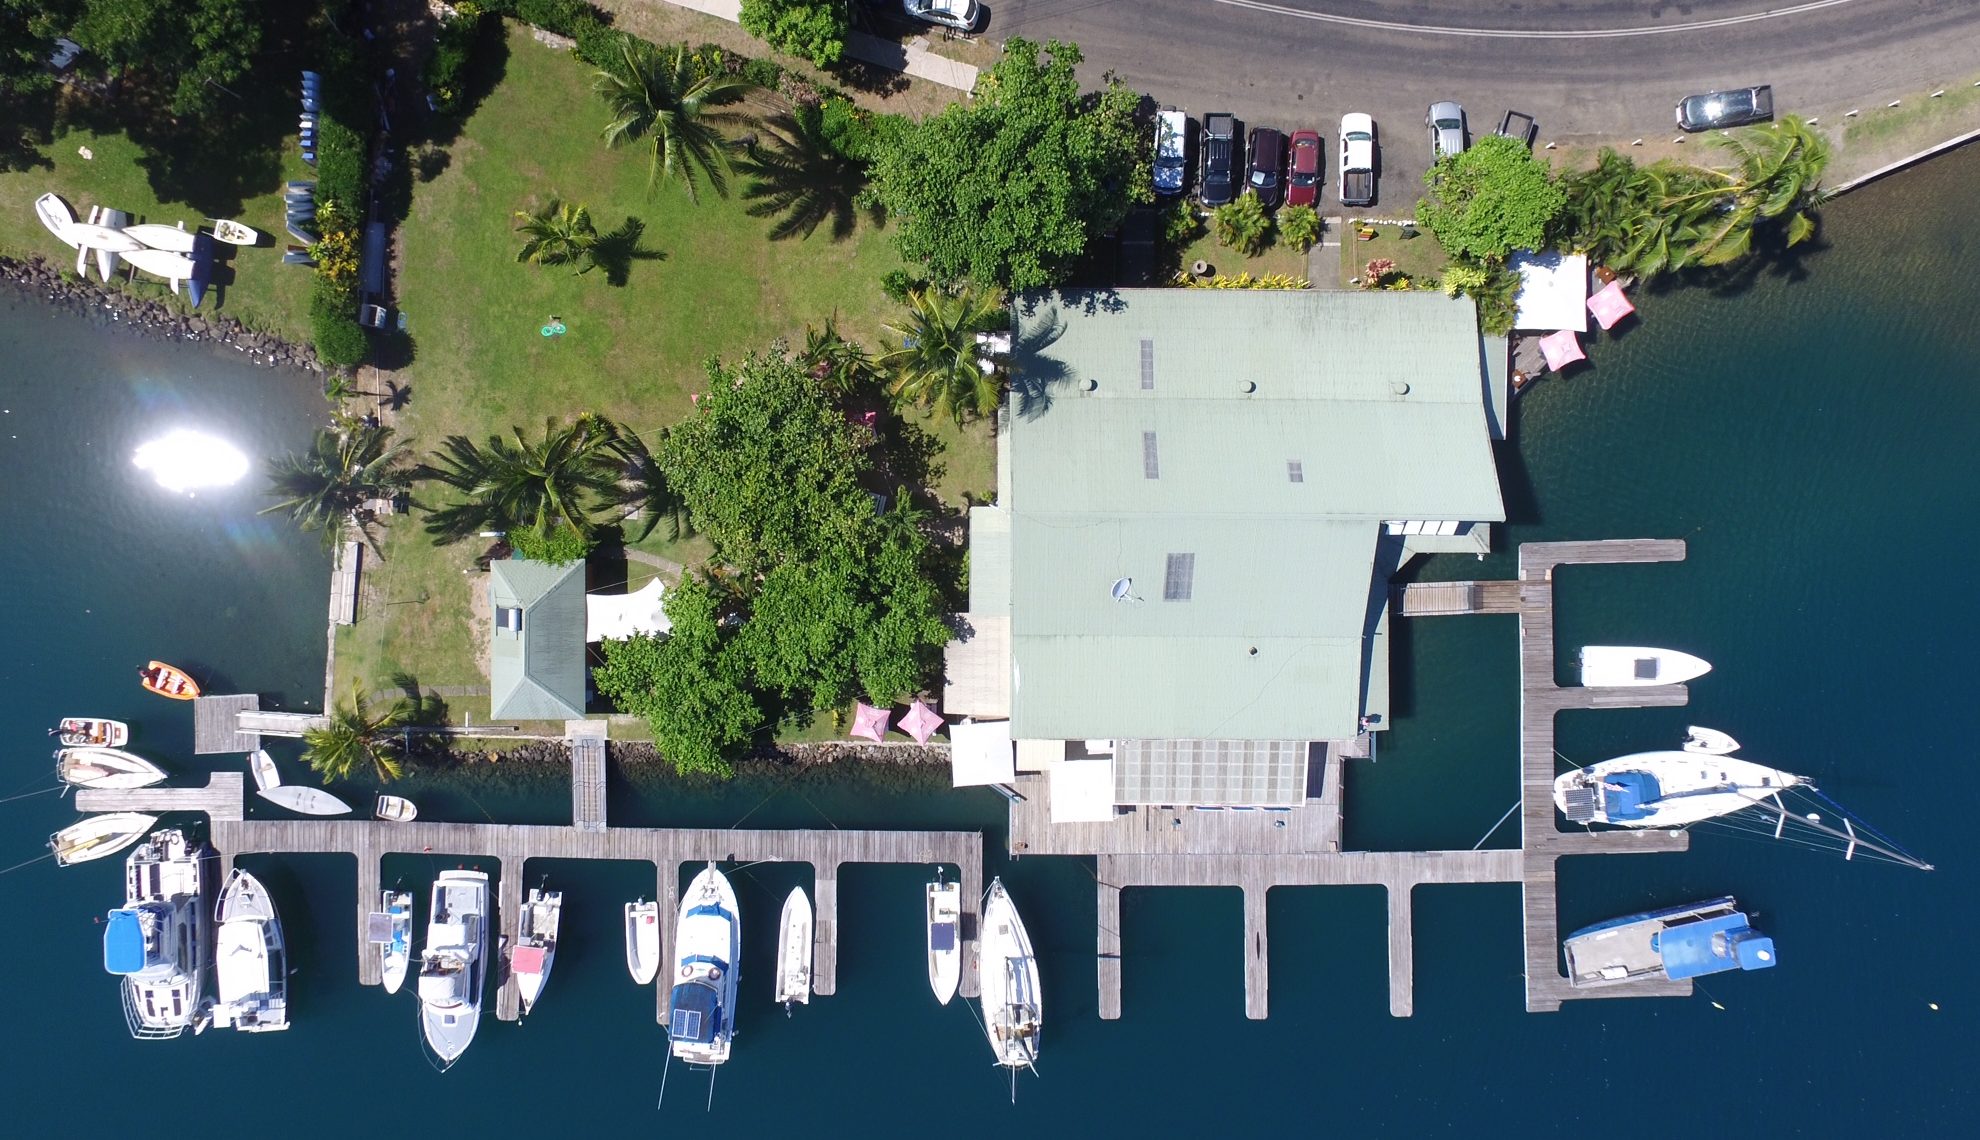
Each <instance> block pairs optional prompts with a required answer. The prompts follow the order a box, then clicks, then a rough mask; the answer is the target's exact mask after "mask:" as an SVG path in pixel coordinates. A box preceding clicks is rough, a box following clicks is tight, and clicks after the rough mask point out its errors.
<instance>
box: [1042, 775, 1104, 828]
mask: <svg viewBox="0 0 1980 1140" xmlns="http://www.w3.org/2000/svg"><path fill="white" fill-rule="evenodd" d="M1051 771H1052V775H1051V777H1050V778H1051V781H1052V822H1053V823H1105V822H1106V821H1108V820H1110V819H1112V818H1114V814H1115V813H1114V762H1113V761H1112V760H1067V761H1065V762H1064V763H1061V764H1054V765H1053V766H1052V769H1051Z"/></svg>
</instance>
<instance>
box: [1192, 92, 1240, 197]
mask: <svg viewBox="0 0 1980 1140" xmlns="http://www.w3.org/2000/svg"><path fill="white" fill-rule="evenodd" d="M1237 147H1238V121H1237V116H1236V115H1233V114H1230V113H1229V112H1227V111H1213V112H1211V113H1210V114H1208V115H1205V116H1203V176H1202V177H1201V178H1200V179H1198V180H1197V185H1196V190H1197V193H1198V194H1199V195H1201V196H1202V198H1203V204H1204V205H1206V206H1221V205H1223V204H1224V203H1226V202H1228V201H1230V200H1231V199H1233V198H1235V197H1237V160H1238V155H1237Z"/></svg>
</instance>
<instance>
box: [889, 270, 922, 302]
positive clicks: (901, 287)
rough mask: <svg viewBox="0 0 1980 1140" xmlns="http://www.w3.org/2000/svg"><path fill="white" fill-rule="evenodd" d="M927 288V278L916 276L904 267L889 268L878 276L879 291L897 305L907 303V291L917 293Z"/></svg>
mask: <svg viewBox="0 0 1980 1140" xmlns="http://www.w3.org/2000/svg"><path fill="white" fill-rule="evenodd" d="M926 288H928V279H927V278H925V277H916V276H915V275H914V274H912V273H909V272H908V271H907V270H905V269H889V270H888V271H887V272H886V273H884V274H882V275H881V277H880V291H881V292H883V293H885V294H887V298H888V299H889V300H891V301H893V302H894V303H895V304H897V305H905V304H907V299H908V294H909V293H919V292H921V291H922V290H923V289H926Z"/></svg>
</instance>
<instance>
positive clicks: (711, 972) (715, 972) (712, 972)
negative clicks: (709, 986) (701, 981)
mask: <svg viewBox="0 0 1980 1140" xmlns="http://www.w3.org/2000/svg"><path fill="white" fill-rule="evenodd" d="M708 980H709V981H711V982H719V981H721V980H722V967H720V966H710V967H708Z"/></svg>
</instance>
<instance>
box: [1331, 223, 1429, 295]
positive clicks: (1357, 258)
mask: <svg viewBox="0 0 1980 1140" xmlns="http://www.w3.org/2000/svg"><path fill="white" fill-rule="evenodd" d="M1357 228H1358V227H1357V226H1356V225H1355V223H1354V222H1353V221H1349V222H1348V223H1347V224H1346V225H1345V226H1342V227H1341V231H1340V234H1339V237H1340V242H1341V266H1340V274H1341V276H1340V282H1341V284H1342V285H1344V286H1348V287H1350V288H1353V287H1354V286H1351V285H1349V282H1351V281H1353V280H1354V279H1355V278H1357V277H1364V276H1366V275H1367V269H1368V263H1369V262H1371V261H1374V260H1376V259H1377V258H1383V257H1386V258H1388V259H1389V260H1391V261H1393V262H1395V263H1396V268H1395V272H1397V273H1400V274H1402V275H1403V276H1405V277H1407V278H1409V280H1410V283H1411V284H1413V285H1421V284H1424V283H1426V282H1430V281H1435V280H1436V279H1437V277H1438V275H1440V274H1442V273H1443V272H1444V267H1445V266H1447V265H1449V264H1450V262H1451V259H1450V256H1449V255H1447V254H1446V253H1445V252H1444V247H1443V246H1440V245H1438V244H1437V239H1436V238H1434V237H1431V236H1430V235H1429V234H1428V233H1425V232H1423V231H1422V230H1417V231H1416V236H1415V237H1409V238H1406V237H1404V236H1403V227H1401V226H1370V227H1369V228H1370V229H1372V230H1374V231H1375V236H1374V237H1372V238H1369V239H1368V240H1366V241H1363V240H1361V239H1359V238H1357V237H1355V232H1356V230H1357Z"/></svg>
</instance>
